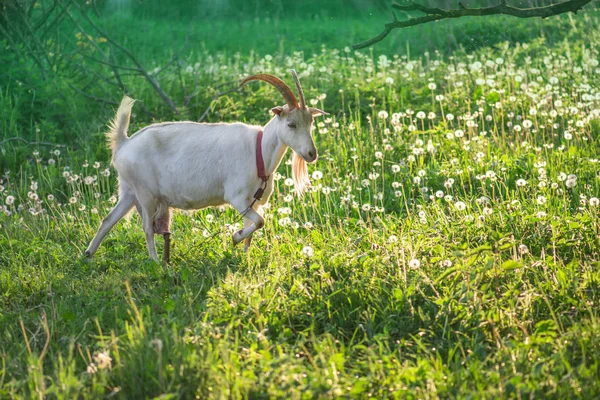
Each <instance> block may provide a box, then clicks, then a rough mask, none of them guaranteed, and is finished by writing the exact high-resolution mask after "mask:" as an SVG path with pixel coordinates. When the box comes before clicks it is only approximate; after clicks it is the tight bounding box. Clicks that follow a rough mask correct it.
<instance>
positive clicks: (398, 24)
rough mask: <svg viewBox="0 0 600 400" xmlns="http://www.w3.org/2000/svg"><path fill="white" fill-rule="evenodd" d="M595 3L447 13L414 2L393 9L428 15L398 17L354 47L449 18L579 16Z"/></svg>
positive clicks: (572, 1) (585, 0) (569, 2)
mask: <svg viewBox="0 0 600 400" xmlns="http://www.w3.org/2000/svg"><path fill="white" fill-rule="evenodd" d="M591 1H592V0H567V1H563V2H561V3H557V4H552V5H549V6H544V7H532V8H518V7H512V6H508V5H506V3H505V1H503V0H501V1H500V4H498V5H496V6H491V7H485V8H467V7H465V6H464V5H463V4H462V3H458V7H459V8H458V9H453V10H443V9H441V8H435V7H426V6H423V5H421V4H415V3H410V4H406V5H401V4H394V5H392V7H393V8H395V9H397V10H400V11H420V12H422V13H424V14H427V15H426V16H423V17H418V18H409V19H408V20H406V21H398V20H396V17H395V16H394V21H393V22H390V23H388V24H385V26H384V30H383V32H381V33H380V34H379V35H377V36H375V37H374V38H372V39H369V40H367V41H365V42H362V43H358V44H355V45H354V46H353V48H354V49H355V50H358V49H363V48H365V47H369V46H372V45H374V44H375V43H378V42H381V41H382V40H383V39H385V38H386V37H387V36H388V35H389V34H390V33H391V32H392V31H393V30H394V29H398V28H408V27H410V26H415V25H420V24H425V23H428V22H432V21H439V20H441V19H448V18H461V17H480V16H484V15H500V14H502V15H510V16H513V17H517V18H535V17H538V18H548V17H552V16H554V15H559V14H564V13H567V12H573V13H577V11H579V10H581V9H582V8H583V7H584V6H585V5H587V4H588V3H590V2H591Z"/></svg>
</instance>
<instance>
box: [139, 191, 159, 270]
mask: <svg viewBox="0 0 600 400" xmlns="http://www.w3.org/2000/svg"><path fill="white" fill-rule="evenodd" d="M140 194H141V193H136V197H137V199H138V201H139V204H140V209H141V211H142V213H141V214H142V226H143V228H144V235H145V236H146V246H147V247H148V253H149V254H150V258H152V259H153V260H154V261H158V254H156V244H155V243H154V218H155V215H156V205H157V204H156V200H155V199H154V198H153V197H151V196H144V195H140Z"/></svg>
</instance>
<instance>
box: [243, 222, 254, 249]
mask: <svg viewBox="0 0 600 400" xmlns="http://www.w3.org/2000/svg"><path fill="white" fill-rule="evenodd" d="M250 225H252V220H251V219H250V218H248V217H244V229H245V228H247V227H249V226H250ZM252 235H253V233H251V234H249V235H248V237H247V238H246V239H244V251H246V252H247V251H248V249H250V245H251V244H252Z"/></svg>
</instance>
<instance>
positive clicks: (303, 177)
mask: <svg viewBox="0 0 600 400" xmlns="http://www.w3.org/2000/svg"><path fill="white" fill-rule="evenodd" d="M292 180H293V181H294V190H295V192H296V195H297V196H301V195H302V193H304V191H305V190H306V188H307V187H308V186H309V185H310V180H309V179H308V168H307V166H306V161H304V158H302V157H300V155H298V153H296V152H294V154H293V155H292Z"/></svg>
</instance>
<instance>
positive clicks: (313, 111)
mask: <svg viewBox="0 0 600 400" xmlns="http://www.w3.org/2000/svg"><path fill="white" fill-rule="evenodd" d="M308 111H310V113H311V114H312V115H313V117H320V116H321V115H329V113H326V112H325V111H323V110H319V109H318V108H314V107H308Z"/></svg>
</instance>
